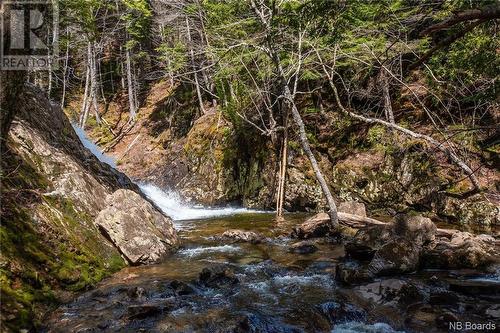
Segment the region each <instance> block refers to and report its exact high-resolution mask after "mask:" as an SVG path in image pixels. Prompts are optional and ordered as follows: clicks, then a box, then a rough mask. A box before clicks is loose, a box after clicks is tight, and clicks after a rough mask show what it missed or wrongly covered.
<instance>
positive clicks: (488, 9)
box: [420, 3, 500, 36]
mask: <svg viewBox="0 0 500 333" xmlns="http://www.w3.org/2000/svg"><path fill="white" fill-rule="evenodd" d="M498 18H500V4H499V3H497V4H495V5H491V6H485V7H483V8H479V9H469V10H464V11H462V12H458V13H455V14H454V15H453V16H451V17H449V18H447V19H446V20H444V21H442V22H439V23H436V24H433V25H431V26H430V27H428V28H426V29H424V30H423V31H422V32H421V33H420V35H421V36H425V35H429V34H431V33H433V32H436V31H440V30H444V29H447V28H450V27H452V26H454V25H456V24H458V23H460V22H465V21H472V20H493V19H498Z"/></svg>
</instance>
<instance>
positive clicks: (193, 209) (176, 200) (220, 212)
mask: <svg viewBox="0 0 500 333" xmlns="http://www.w3.org/2000/svg"><path fill="white" fill-rule="evenodd" d="M139 187H140V188H141V190H142V192H143V193H144V194H145V195H146V196H147V197H148V198H149V199H150V200H151V201H153V202H154V203H155V204H156V205H157V206H158V207H159V208H160V209H161V210H162V211H163V212H164V213H165V214H166V215H168V216H170V217H171V218H172V219H173V220H177V221H181V220H199V219H207V218H213V217H218V216H230V215H236V214H244V213H260V212H261V211H255V210H250V209H247V208H235V207H224V208H205V207H201V206H194V205H189V204H187V203H185V202H184V201H183V200H182V199H181V197H180V196H179V194H177V193H175V192H172V191H168V192H167V191H163V190H162V189H160V188H159V187H156V186H154V185H151V184H139Z"/></svg>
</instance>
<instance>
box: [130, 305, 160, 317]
mask: <svg viewBox="0 0 500 333" xmlns="http://www.w3.org/2000/svg"><path fill="white" fill-rule="evenodd" d="M161 311H162V308H161V307H160V305H159V304H147V303H146V304H139V305H130V306H129V307H128V308H127V314H128V319H130V320H134V319H145V318H147V317H152V316H156V315H157V314H159V313H160V312H161Z"/></svg>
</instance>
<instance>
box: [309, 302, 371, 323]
mask: <svg viewBox="0 0 500 333" xmlns="http://www.w3.org/2000/svg"><path fill="white" fill-rule="evenodd" d="M317 308H318V310H319V311H320V313H321V314H322V315H323V316H325V317H326V318H327V319H328V321H329V322H330V323H340V322H347V321H359V322H362V321H365V320H366V311H364V310H363V309H360V308H358V307H357V306H355V305H352V304H349V303H345V302H341V303H339V302H326V303H323V304H321V305H319V306H318V307H317Z"/></svg>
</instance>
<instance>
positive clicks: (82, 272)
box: [0, 155, 126, 332]
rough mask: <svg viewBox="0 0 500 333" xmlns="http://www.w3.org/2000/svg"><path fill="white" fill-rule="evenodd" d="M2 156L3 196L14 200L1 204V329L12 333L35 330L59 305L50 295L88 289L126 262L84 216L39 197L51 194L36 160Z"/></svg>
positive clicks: (65, 202) (60, 201)
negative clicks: (3, 327)
mask: <svg viewBox="0 0 500 333" xmlns="http://www.w3.org/2000/svg"><path fill="white" fill-rule="evenodd" d="M2 157H5V158H6V159H7V161H5V160H2V167H3V169H4V170H5V171H6V173H5V174H6V175H10V176H9V178H6V177H3V178H2V191H5V192H9V193H11V194H12V193H13V194H14V195H9V196H5V197H4V198H5V199H4V200H2V224H1V225H0V251H1V263H2V266H1V267H0V284H1V292H2V304H1V306H2V312H3V313H5V314H6V317H5V318H8V319H7V320H6V321H5V325H6V327H8V328H9V329H11V330H12V331H15V332H17V331H19V330H20V329H33V327H37V326H38V325H39V322H38V319H37V318H41V316H42V315H43V312H44V311H45V310H47V309H50V308H53V307H55V306H56V305H57V304H58V300H57V297H56V296H55V295H56V293H55V292H54V290H60V289H63V290H68V291H78V290H85V289H88V288H89V287H90V286H93V285H95V284H96V283H97V282H99V281H100V280H102V279H103V278H104V277H106V276H108V275H109V274H111V273H112V272H115V271H117V270H119V269H120V268H122V267H124V266H125V265H126V263H125V262H124V261H123V259H122V258H121V257H120V255H119V253H118V252H117V250H115V249H114V248H112V247H111V246H109V245H106V242H105V241H104V240H103V238H102V237H101V236H100V234H99V233H98V231H97V230H95V227H94V226H93V223H92V217H91V216H90V215H89V214H88V213H85V212H81V211H79V210H77V209H76V207H75V204H74V203H73V202H72V201H71V200H69V199H67V198H63V197H59V196H42V195H40V194H38V193H43V192H47V191H50V182H49V181H48V180H47V179H46V178H45V177H43V176H42V175H40V174H39V173H38V172H37V171H36V170H37V168H36V167H35V166H34V165H35V164H36V161H26V160H21V159H20V158H19V157H18V156H16V155H5V156H2ZM4 162H5V163H4ZM9 167H13V168H17V171H18V172H15V173H14V172H12V170H9ZM2 194H3V193H2ZM13 198H15V200H14V199H13ZM44 309H45V310H44Z"/></svg>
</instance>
